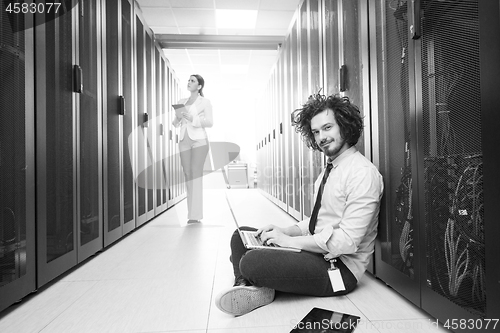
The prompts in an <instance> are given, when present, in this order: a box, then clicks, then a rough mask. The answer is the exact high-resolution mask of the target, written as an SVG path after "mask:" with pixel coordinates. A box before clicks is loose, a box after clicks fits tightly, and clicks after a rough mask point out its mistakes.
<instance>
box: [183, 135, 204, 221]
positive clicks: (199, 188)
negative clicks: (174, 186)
mask: <svg viewBox="0 0 500 333" xmlns="http://www.w3.org/2000/svg"><path fill="white" fill-rule="evenodd" d="M179 150H180V155H181V164H182V170H183V171H184V177H185V180H186V198H187V206H188V219H189V220H201V219H202V218H203V166H204V165H205V160H206V158H207V155H208V150H209V146H208V140H207V139H202V140H192V139H191V138H190V137H189V135H188V133H187V132H186V133H185V134H184V138H183V139H182V141H181V142H179Z"/></svg>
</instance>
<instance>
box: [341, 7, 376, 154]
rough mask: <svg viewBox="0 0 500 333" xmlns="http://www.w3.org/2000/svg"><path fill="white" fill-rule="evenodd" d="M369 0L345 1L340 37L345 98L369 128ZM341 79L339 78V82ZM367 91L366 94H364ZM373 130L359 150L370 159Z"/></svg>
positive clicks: (342, 9)
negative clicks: (359, 113)
mask: <svg viewBox="0 0 500 333" xmlns="http://www.w3.org/2000/svg"><path fill="white" fill-rule="evenodd" d="M366 3H367V2H366V0H355V1H351V0H342V1H340V2H339V4H340V5H341V7H342V8H341V10H339V12H340V13H343V14H342V16H341V19H340V21H341V29H340V30H341V34H342V38H341V40H342V44H343V45H342V47H341V50H342V51H343V54H342V55H341V59H342V65H344V66H345V67H344V68H343V70H344V73H343V77H342V78H343V80H344V82H343V83H342V85H343V89H341V90H344V89H345V91H344V95H345V96H348V97H349V99H350V100H351V102H352V103H353V104H355V105H356V106H358V107H359V110H360V112H361V114H362V116H363V120H364V122H365V124H370V112H369V110H370V98H369V91H368V90H367V88H368V87H369V84H368V83H369V73H368V69H369V64H368V57H367V55H368V51H369V45H368V33H367V32H368V28H367V25H368V16H367V14H368V10H367V5H366ZM339 79H340V78H339ZM365 90H366V91H365ZM369 130H370V127H369V126H365V128H364V131H363V135H362V136H361V138H360V139H359V141H358V143H357V145H356V147H357V148H358V150H359V151H360V152H361V153H362V154H363V155H365V156H366V157H367V158H368V159H370V158H371V150H370V147H369V144H370V131H369Z"/></svg>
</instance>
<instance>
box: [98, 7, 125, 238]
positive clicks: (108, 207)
mask: <svg viewBox="0 0 500 333" xmlns="http://www.w3.org/2000/svg"><path fill="white" fill-rule="evenodd" d="M120 7H121V6H120V2H116V1H106V3H105V13H104V15H103V17H104V18H105V19H104V20H103V22H105V27H104V35H105V38H104V42H103V48H104V50H105V53H104V54H105V56H104V57H103V70H104V71H105V73H106V75H104V77H103V88H104V91H103V92H104V94H103V106H104V110H103V114H104V117H103V119H104V122H103V130H104V133H105V134H104V138H103V142H104V144H103V150H104V153H103V156H104V161H103V162H104V163H103V164H104V168H103V170H104V173H103V189H104V190H103V195H104V246H108V245H109V244H111V243H113V242H114V241H116V240H117V239H119V238H120V237H122V235H123V206H122V202H123V195H122V193H123V191H122V162H121V161H122V159H123V156H122V155H123V154H122V152H123V143H122V139H123V133H122V131H123V123H122V115H121V114H122V110H120V108H121V107H122V103H123V102H124V101H123V100H121V97H123V93H122V89H121V86H120V82H121V81H122V80H121V66H120V65H121V57H120V56H121V52H120V51H121V50H120V42H119V41H120V40H121V36H120V23H121V20H120V9H121V8H120ZM117 60H118V61H117Z"/></svg>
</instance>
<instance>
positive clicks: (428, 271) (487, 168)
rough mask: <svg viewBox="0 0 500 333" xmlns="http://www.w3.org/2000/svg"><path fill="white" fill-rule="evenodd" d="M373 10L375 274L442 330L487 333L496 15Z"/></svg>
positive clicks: (480, 10)
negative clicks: (380, 191) (378, 201)
mask: <svg viewBox="0 0 500 333" xmlns="http://www.w3.org/2000/svg"><path fill="white" fill-rule="evenodd" d="M370 6H371V7H370V12H371V15H372V18H373V19H374V20H373V21H372V22H379V24H377V25H375V24H374V25H373V26H372V28H373V30H372V37H373V38H374V40H376V48H374V49H373V51H374V52H372V53H371V59H372V63H373V64H374V65H375V64H376V66H372V82H371V86H372V88H373V90H372V100H373V101H374V105H373V109H374V111H375V113H376V114H377V120H376V122H377V125H378V126H375V127H376V129H375V130H376V131H377V135H376V136H375V135H374V138H376V145H375V146H376V148H375V149H374V151H375V152H376V153H375V154H376V157H375V158H376V160H377V163H378V165H379V167H380V170H381V172H382V174H383V176H384V179H385V184H386V190H385V196H384V201H383V207H382V210H381V220H380V222H381V228H380V232H379V239H378V244H377V257H376V259H377V260H376V274H377V275H378V276H379V277H380V278H381V279H383V280H384V281H386V282H387V283H388V284H390V285H391V286H393V287H394V288H395V289H396V290H398V291H399V292H400V293H402V294H403V295H405V296H406V297H407V298H408V299H410V300H411V301H412V302H413V303H415V304H416V305H418V306H420V307H422V308H423V309H424V310H426V311H427V312H428V313H430V314H431V315H433V316H435V317H436V318H438V319H439V320H440V321H441V322H442V323H444V324H448V325H449V326H448V327H447V328H450V329H452V330H454V331H461V330H464V331H468V332H469V331H475V330H477V331H484V330H485V329H486V325H483V326H482V328H481V329H480V328H479V325H478V324H476V323H477V322H476V320H478V319H484V318H498V314H499V313H500V297H499V292H500V290H499V289H500V288H498V281H499V276H500V275H499V269H498V267H499V261H498V259H497V258H498V257H497V254H498V251H499V246H498V242H497V241H496V239H497V238H498V236H499V234H500V227H499V225H498V223H496V221H497V220H498V218H497V217H496V213H495V202H498V201H499V199H500V196H499V191H498V189H499V188H500V183H499V180H498V177H497V176H496V175H495V173H496V172H497V170H498V169H499V167H500V161H499V159H498V154H497V151H498V148H494V147H493V145H491V144H490V142H495V141H497V140H498V139H499V134H498V131H497V130H496V129H494V126H493V124H495V123H496V124H498V121H499V116H498V112H497V111H496V109H497V107H498V103H499V102H500V100H499V97H498V93H496V92H494V89H493V88H492V87H494V86H496V87H498V85H499V84H500V79H499V76H498V73H499V68H498V63H497V60H498V57H499V56H500V44H499V41H498V38H494V37H492V36H491V34H490V33H489V32H490V31H493V30H498V27H499V22H500V17H499V7H500V3H499V1H496V0H495V1H455V2H443V1H408V2H394V1H377V2H376V3H372V4H370ZM495 59H496V60H495ZM453 319H461V320H462V321H463V322H462V324H463V323H464V322H465V321H467V323H471V322H474V325H472V326H471V325H452V324H451V323H452V322H451V321H452V320H453ZM481 323H482V322H481ZM488 329H489V330H490V331H492V330H493V325H490V326H489V328H488Z"/></svg>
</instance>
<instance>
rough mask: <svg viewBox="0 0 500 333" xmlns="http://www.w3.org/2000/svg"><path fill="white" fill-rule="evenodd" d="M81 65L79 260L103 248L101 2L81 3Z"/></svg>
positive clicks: (79, 112) (79, 41)
mask: <svg viewBox="0 0 500 333" xmlns="http://www.w3.org/2000/svg"><path fill="white" fill-rule="evenodd" d="M78 8H79V15H78V26H77V29H78V32H77V34H78V50H77V54H78V57H77V63H78V64H79V65H78V66H80V68H81V73H82V77H81V83H82V85H83V89H81V91H80V93H79V94H78V95H77V96H78V97H79V98H78V99H77V109H76V119H77V121H78V125H77V152H78V153H77V155H76V163H77V185H76V186H77V189H78V200H77V203H78V204H77V215H78V219H77V228H76V233H77V257H78V262H81V261H83V260H85V259H86V258H88V257H89V256H91V255H93V254H94V253H96V252H97V251H99V250H100V249H102V247H103V233H102V231H103V216H102V215H103V214H102V212H103V204H102V201H103V200H102V199H103V196H102V81H101V80H102V77H101V68H102V66H101V35H102V34H101V30H102V29H101V21H100V17H101V1H99V0H88V1H85V2H81V3H79V4H78Z"/></svg>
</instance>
